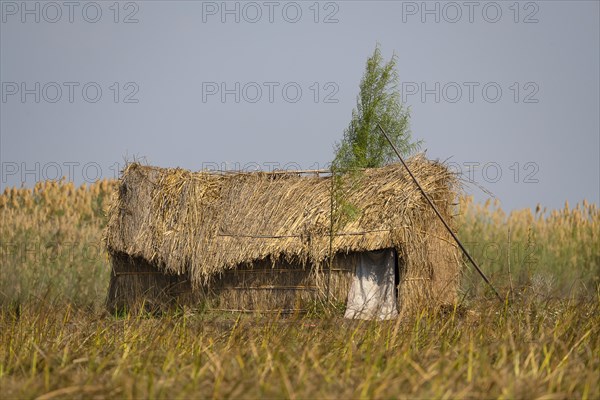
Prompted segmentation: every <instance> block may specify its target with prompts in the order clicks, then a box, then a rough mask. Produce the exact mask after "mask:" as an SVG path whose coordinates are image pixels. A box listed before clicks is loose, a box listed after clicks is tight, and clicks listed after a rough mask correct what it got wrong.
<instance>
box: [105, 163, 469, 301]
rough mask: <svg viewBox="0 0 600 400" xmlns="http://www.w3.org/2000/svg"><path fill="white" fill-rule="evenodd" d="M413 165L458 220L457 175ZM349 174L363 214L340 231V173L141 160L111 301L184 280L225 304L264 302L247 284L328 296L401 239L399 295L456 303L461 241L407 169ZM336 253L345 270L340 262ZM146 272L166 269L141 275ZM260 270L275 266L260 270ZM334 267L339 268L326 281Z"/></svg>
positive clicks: (344, 221)
mask: <svg viewBox="0 0 600 400" xmlns="http://www.w3.org/2000/svg"><path fill="white" fill-rule="evenodd" d="M408 164H409V167H410V168H411V170H412V171H413V173H414V174H415V175H416V176H417V178H418V179H419V181H420V182H421V184H422V186H423V188H424V189H425V190H426V192H427V193H428V194H429V195H430V197H431V198H432V200H433V201H434V202H435V203H436V205H437V207H438V208H439V210H440V211H441V212H442V214H443V215H444V216H445V217H446V218H448V219H451V213H452V202H453V201H454V200H455V196H456V193H455V189H456V188H457V180H456V177H455V176H454V175H453V174H452V173H451V172H450V171H449V170H448V169H447V168H446V167H445V166H443V165H442V164H440V163H438V162H433V161H429V160H427V159H425V158H424V157H423V156H417V157H413V158H412V159H410V160H409V162H408ZM343 182H345V183H344V185H345V186H344V187H343V188H342V191H343V192H344V193H345V195H344V198H345V200H346V201H347V202H348V203H350V204H352V205H353V206H354V207H355V208H356V209H357V210H358V215H357V216H356V217H355V218H341V219H340V218H338V219H336V221H335V223H334V226H335V229H334V230H333V236H331V232H332V223H331V214H332V213H331V210H332V201H333V202H335V201H336V198H335V196H333V195H332V187H333V185H332V177H331V176H329V175H326V176H323V175H317V174H313V175H312V176H306V175H303V174H300V173H297V172H285V173H279V172H278V173H266V172H255V173H215V172H210V171H201V172H190V171H187V170H183V169H179V168H177V169H163V168H156V167H150V166H142V165H140V164H137V163H132V164H129V165H128V166H127V168H126V169H125V170H124V172H123V175H122V177H121V179H120V184H119V186H118V188H117V192H116V193H115V198H114V201H113V203H112V206H111V208H110V210H109V213H108V215H109V222H108V227H107V229H106V232H105V242H106V246H107V249H108V252H109V254H110V255H111V257H112V259H113V272H114V274H113V280H112V281H111V289H110V291H111V292H110V293H109V305H110V303H111V302H112V303H113V304H112V305H113V306H115V305H116V304H120V303H119V301H117V297H118V295H117V292H120V293H121V296H125V297H127V296H128V293H129V294H131V293H134V292H135V293H137V295H139V294H140V293H142V292H144V291H145V292H147V291H148V290H154V291H156V288H154V289H150V288H149V285H152V284H154V285H155V286H158V287H159V288H161V285H162V290H163V293H162V294H163V295H165V294H167V292H172V291H173V289H172V288H173V287H176V286H179V287H183V286H185V287H187V288H188V290H189V291H191V292H193V293H194V294H196V295H198V294H200V293H203V294H207V293H209V292H211V293H213V294H214V293H215V291H217V292H218V293H219V294H220V295H221V297H222V299H221V300H222V302H221V303H220V304H221V305H223V304H227V307H229V308H247V307H250V308H257V307H258V306H259V304H257V303H259V302H260V298H258V297H253V298H252V299H249V300H243V299H241V297H243V296H245V295H247V293H244V291H243V290H241V291H240V290H237V289H243V288H254V289H256V288H263V289H264V288H268V289H271V290H270V292H277V293H276V294H273V293H271V294H273V296H275V297H274V299H275V303H277V299H279V300H281V304H283V303H285V304H288V305H289V304H292V303H294V302H296V303H297V302H298V297H297V295H296V294H293V296H292V297H294V296H296V297H294V298H293V299H291V298H290V299H289V301H284V300H285V299H284V297H285V296H288V295H290V293H291V292H294V289H301V290H302V291H303V292H302V294H301V295H300V297H301V298H304V297H306V296H307V293H306V292H311V291H312V292H314V293H316V294H317V295H318V296H322V295H323V294H325V292H326V291H330V292H335V296H334V297H335V298H338V300H340V301H343V300H345V299H343V296H344V295H345V294H347V287H348V284H349V282H350V278H351V273H352V269H351V266H350V267H349V265H351V262H349V261H348V260H351V259H352V255H353V254H356V253H360V252H364V251H372V250H379V249H384V248H395V249H396V251H397V252H398V255H399V258H400V259H401V262H402V271H401V273H400V275H401V277H402V280H401V282H400V288H399V289H400V290H399V296H400V300H399V301H400V303H401V304H402V306H403V307H404V308H409V306H410V304H416V303H418V302H419V301H420V300H422V299H427V300H433V301H435V302H436V303H440V302H451V301H453V299H454V296H455V293H456V287H457V283H458V269H459V260H458V255H457V252H456V247H455V246H454V244H453V243H452V242H451V238H450V235H449V234H448V232H446V231H445V230H444V227H443V226H442V224H441V223H440V222H439V221H438V220H437V218H436V216H435V214H434V213H433V211H432V210H431V209H430V208H429V206H428V205H427V203H426V201H425V199H423V197H422V195H421V194H420V193H419V192H418V189H417V188H416V187H415V185H414V183H413V182H412V181H411V180H410V179H409V177H408V175H407V173H406V171H404V170H403V167H402V166H401V165H399V164H394V165H389V166H386V167H383V168H377V169H369V170H365V171H364V172H363V173H360V174H357V175H356V176H355V177H354V178H352V179H346V180H344V181H343ZM334 215H336V214H334ZM331 237H332V240H331V241H330V238H331ZM330 254H333V255H335V258H334V263H333V264H334V270H335V271H336V274H332V273H331V272H330V271H329V268H331V266H330V265H329V262H327V260H328V259H329V256H330ZM136 271H138V272H140V273H142V275H144V274H148V275H151V274H152V273H153V272H152V271H155V272H158V273H160V274H164V277H157V278H149V277H140V276H136V275H135V272H136ZM260 271H266V272H268V273H267V274H263V275H262V276H264V278H260V279H259V278H257V276H261V274H260V273H259V272H260ZM290 271H291V272H294V273H293V274H290V273H289V272H290ZM286 273H287V275H285V274H286ZM327 273H329V274H330V276H332V277H333V278H331V277H329V276H328V277H327V278H329V279H324V277H325V276H326V275H327ZM123 274H125V275H124V276H123ZM281 274H284V275H285V278H283V277H282V276H283V275H281ZM117 277H118V278H119V279H118V280H117V279H116V278H117ZM242 277H243V278H242ZM152 279H154V280H152ZM240 279H241V280H240ZM332 281H333V283H332ZM240 282H241V283H240ZM225 288H228V289H236V290H237V291H235V290H233V291H232V290H228V291H225V290H224V289H225ZM277 289H281V290H277ZM283 289H289V290H290V291H291V292H289V293H286V291H285V290H283ZM175 292H177V293H179V292H178V291H177V290H175ZM225 292H227V293H225ZM312 292H311V293H312ZM303 296H304V297H303ZM196 297H197V296H196ZM226 297H227V298H228V300H227V299H226ZM308 297H310V295H308ZM313 297H314V296H313Z"/></svg>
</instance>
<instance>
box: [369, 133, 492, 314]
mask: <svg viewBox="0 0 600 400" xmlns="http://www.w3.org/2000/svg"><path fill="white" fill-rule="evenodd" d="M377 127H378V128H379V130H380V131H381V133H383V136H385V138H386V139H387V141H388V142H389V144H390V146H392V148H393V149H394V152H395V153H396V155H397V156H398V158H399V159H400V162H401V163H402V165H404V168H406V171H407V172H408V174H409V175H410V177H411V178H412V180H413V181H414V182H415V184H416V185H417V187H418V188H419V190H420V191H421V194H422V195H423V197H425V200H427V202H428V203H429V205H430V206H431V208H433V211H435V213H436V215H437V216H438V218H439V219H440V221H442V223H443V224H444V226H445V227H446V229H447V230H448V232H450V235H452V237H453V238H454V240H455V241H456V243H457V244H458V247H460V249H461V250H462V252H463V253H464V254H465V255H466V256H467V258H468V259H469V261H470V262H471V264H473V266H474V267H475V269H476V270H477V272H479V275H481V277H482V278H483V280H484V281H485V283H487V284H488V285H489V287H490V288H491V289H492V290H493V291H494V294H495V295H496V297H497V298H498V300H500V302H501V303H502V302H503V300H502V297H500V295H499V294H498V291H496V288H494V286H493V285H492V283H491V282H490V280H489V279H488V278H487V276H485V274H484V273H483V271H482V270H481V268H479V265H477V263H476V262H475V260H474V259H473V257H471V255H470V254H469V252H468V251H467V249H466V248H465V246H463V244H462V243H461V241H460V240H459V239H458V236H456V234H455V233H454V232H453V231H452V229H450V226H449V225H448V223H447V222H446V220H445V219H444V217H442V214H441V213H440V212H439V210H438V209H437V207H436V206H435V204H433V201H432V200H431V199H430V198H429V196H428V195H427V193H426V192H425V190H424V189H423V187H422V186H421V184H420V183H419V181H418V180H417V178H416V177H415V176H414V175H413V173H412V172H411V171H410V169H409V168H408V165H406V163H405V162H404V159H403V158H402V156H401V155H400V152H399V151H398V149H397V148H396V145H395V144H394V143H393V142H392V140H391V139H390V137H389V136H388V135H387V133H385V131H384V130H383V128H382V127H381V125H380V124H379V123H377Z"/></svg>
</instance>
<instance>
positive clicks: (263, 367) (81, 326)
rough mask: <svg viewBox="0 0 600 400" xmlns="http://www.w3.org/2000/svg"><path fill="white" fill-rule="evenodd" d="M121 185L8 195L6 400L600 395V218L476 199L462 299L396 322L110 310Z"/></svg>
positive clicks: (0, 340) (468, 218) (594, 212)
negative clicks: (501, 298)
mask: <svg viewBox="0 0 600 400" xmlns="http://www.w3.org/2000/svg"><path fill="white" fill-rule="evenodd" d="M113 186H114V182H108V181H104V182H99V183H98V184H95V185H92V186H90V187H83V188H75V187H73V186H72V184H69V183H62V184H57V183H52V182H49V183H40V184H38V185H37V186H36V187H35V188H34V189H33V190H27V189H8V190H6V191H5V192H4V194H2V195H0V219H1V220H2V224H1V225H0V278H1V279H0V393H2V398H3V399H4V398H7V399H8V398H36V397H39V398H46V399H48V398H106V397H110V398H145V397H150V398H190V397H218V398H220V397H246V398H256V397H290V398H296V397H297V398H307V397H311V398H312V397H319V398H323V397H327V398H390V397H419V398H431V397H434V398H482V397H483V398H497V397H499V398H547V399H553V398H590V399H593V398H599V397H600V389H599V387H600V385H599V384H598V382H599V381H600V309H599V308H600V306H599V304H600V292H599V290H598V282H599V281H598V279H599V276H600V250H599V249H600V243H599V235H600V212H599V210H598V207H597V206H596V205H594V204H589V203H584V204H581V205H576V206H575V207H574V208H569V207H568V206H566V207H565V208H564V209H563V210H557V211H552V212H545V211H544V210H543V209H540V210H538V211H536V212H531V211H529V210H523V211H519V212H514V213H511V214H510V215H506V214H504V213H503V212H502V210H500V209H499V208H498V207H495V206H494V205H490V204H488V205H476V204H472V203H471V202H470V200H469V199H463V200H462V201H461V209H460V215H459V217H458V220H457V223H458V228H459V235H460V237H461V238H462V239H463V240H464V242H465V243H467V245H468V247H469V248H470V250H471V251H472V252H473V254H474V256H475V257H476V258H477V259H478V260H480V262H481V264H482V266H483V268H484V269H485V270H486V272H488V274H489V275H490V276H491V277H492V280H493V281H494V282H495V284H496V285H497V286H498V287H499V288H500V291H501V293H508V291H509V289H512V291H511V292H510V295H508V297H510V298H512V299H513V301H512V304H511V305H510V306H507V305H506V304H500V303H498V302H497V301H494V300H493V299H492V298H491V297H490V296H489V293H488V292H487V291H486V289H485V287H484V286H482V285H481V284H480V283H479V281H478V280H477V279H476V277H474V276H473V275H472V273H471V272H468V271H469V270H468V269H467V270H466V273H465V276H464V293H463V294H462V296H461V303H460V306H457V307H456V308H455V309H451V310H445V312H443V313H442V312H427V311H423V312H422V313H421V314H420V315H416V316H414V317H411V318H407V319H403V320H398V321H390V322H384V323H381V322H380V323H376V322H358V321H348V320H343V319H342V318H340V316H339V315H337V314H335V313H333V314H331V313H328V312H326V311H322V312H320V313H319V314H318V315H308V316H291V317H280V316H249V315H241V316H239V315H223V314H213V313H208V312H199V311H197V310H193V309H185V310H180V311H178V312H176V313H173V314H170V315H164V316H162V317H161V318H152V317H149V316H147V315H127V316H125V317H120V318H116V317H114V316H111V315H108V314H107V313H106V312H105V311H104V310H103V306H102V304H103V299H104V296H105V294H106V288H107V284H108V274H109V269H108V260H107V259H106V256H105V255H104V253H103V251H102V246H101V236H102V228H103V227H104V224H105V218H104V213H103V210H104V209H105V207H106V204H107V201H108V199H109V196H110V193H111V191H112V188H113Z"/></svg>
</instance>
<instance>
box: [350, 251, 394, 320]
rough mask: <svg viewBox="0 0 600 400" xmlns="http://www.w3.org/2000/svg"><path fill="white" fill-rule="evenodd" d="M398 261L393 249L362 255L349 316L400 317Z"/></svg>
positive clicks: (353, 288) (353, 317) (355, 275)
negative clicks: (396, 265) (397, 283)
mask: <svg viewBox="0 0 600 400" xmlns="http://www.w3.org/2000/svg"><path fill="white" fill-rule="evenodd" d="M395 263H396V261H395V253H394V250H393V249H384V250H378V251H370V252H363V253H361V254H359V256H358V263H357V264H356V267H355V272H354V277H353V279H352V286H351V287H350V291H349V293H348V303H347V305H346V314H345V315H344V317H345V318H350V319H379V320H385V319H393V318H396V317H397V316H398V308H397V306H396V288H395V286H396V282H395V275H394V274H395Z"/></svg>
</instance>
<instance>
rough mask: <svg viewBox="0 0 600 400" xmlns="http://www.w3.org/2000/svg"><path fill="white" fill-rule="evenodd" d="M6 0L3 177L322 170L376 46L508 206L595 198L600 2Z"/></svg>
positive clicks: (436, 144)
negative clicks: (393, 60) (136, 169)
mask: <svg viewBox="0 0 600 400" xmlns="http://www.w3.org/2000/svg"><path fill="white" fill-rule="evenodd" d="M0 4H1V12H2V16H1V17H2V19H1V25H0V35H1V37H0V46H1V50H0V81H1V82H2V99H1V102H0V107H1V111H0V130H1V131H0V133H1V138H0V157H1V166H2V171H1V172H2V177H1V178H2V181H1V186H2V189H3V188H4V187H6V186H12V185H21V183H22V182H24V183H25V184H26V185H28V186H31V185H33V183H34V182H35V181H38V180H42V179H45V178H49V179H52V178H56V177H57V176H62V175H64V176H66V177H67V178H69V179H72V180H74V181H75V182H76V183H78V184H79V183H82V182H90V181H93V180H94V179H96V178H98V177H113V176H115V175H116V174H117V171H118V169H119V168H120V167H122V166H123V163H124V160H125V159H127V160H132V159H134V158H136V159H141V160H143V161H145V162H147V163H150V164H154V165H159V166H164V167H175V166H180V167H183V168H188V169H193V170H198V169H202V168H244V169H254V168H260V169H272V168H325V167H327V163H328V162H329V161H330V160H331V159H332V146H333V144H334V142H336V141H337V140H339V139H340V138H341V137H342V133H343V130H344V128H345V127H346V126H347V125H348V122H349V120H350V116H351V112H352V109H353V108H354V107H356V96H357V94H358V84H359V82H360V79H361V76H362V74H363V71H364V67H365V61H366V59H367V57H368V56H369V55H370V54H372V52H373V49H374V48H375V45H376V43H379V44H380V45H381V49H382V51H383V54H384V56H385V57H386V58H389V57H390V56H391V55H392V54H393V53H395V54H397V56H398V72H399V75H400V80H401V85H400V88H399V89H400V90H401V92H402V98H403V100H404V102H405V104H406V105H407V106H409V107H410V109H411V130H412V134H413V137H414V138H415V139H422V140H423V141H424V146H423V149H427V155H428V157H430V158H433V159H441V160H446V159H448V160H449V162H451V167H452V168H454V169H455V170H457V171H461V172H462V173H463V176H464V177H465V179H469V178H472V179H473V180H474V181H475V182H476V183H477V184H478V185H482V186H483V187H485V188H486V189H487V190H489V191H490V192H492V193H493V194H494V195H495V196H496V197H497V198H498V199H499V200H500V202H501V204H502V206H503V207H504V208H505V209H508V210H510V209H515V208H521V207H535V205H536V204H537V203H541V204H542V205H545V206H548V207H549V208H557V207H561V206H563V204H564V202H565V200H568V201H569V202H570V203H575V202H577V201H581V200H583V199H584V198H586V199H588V201H593V202H596V203H598V202H599V197H600V193H599V190H600V189H599V186H600V177H599V174H600V173H599V171H600V161H599V159H600V155H599V154H600V122H599V109H600V101H599V97H600V82H599V75H600V57H599V49H600V31H599V20H600V7H599V2H598V1H534V2H527V1H523V2H515V1H507V2H504V1H499V2H488V1H483V2H478V1H458V2H435V1H430V2H421V1H418V2H411V1H335V2H326V1H322V2H316V1H297V2H287V1H258V2H221V1H217V2H211V1H204V2H203V1H136V2H119V3H116V2H114V1H96V2H85V1H84V2H79V1H73V2H63V1H57V2H45V1H26V2H22V1H17V2H14V1H4V0H2V1H1V2H0ZM467 189H468V192H469V193H473V194H474V195H475V196H476V198H477V199H478V200H480V201H483V200H485V199H486V198H487V197H488V195H486V194H485V193H484V192H482V191H481V190H479V189H477V188H476V186H475V185H472V186H471V187H470V188H467Z"/></svg>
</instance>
